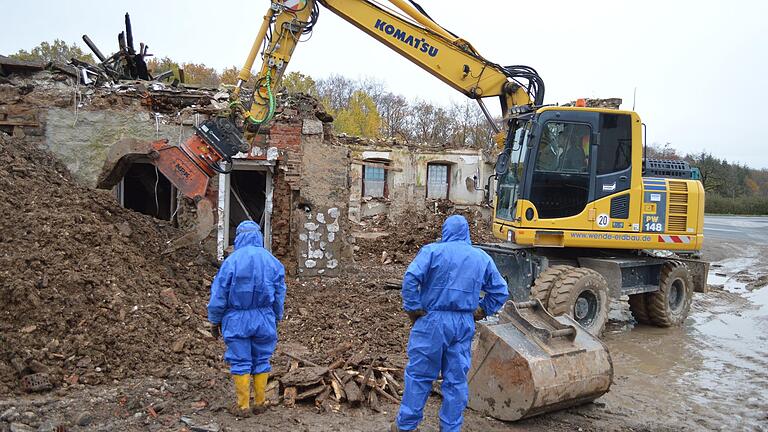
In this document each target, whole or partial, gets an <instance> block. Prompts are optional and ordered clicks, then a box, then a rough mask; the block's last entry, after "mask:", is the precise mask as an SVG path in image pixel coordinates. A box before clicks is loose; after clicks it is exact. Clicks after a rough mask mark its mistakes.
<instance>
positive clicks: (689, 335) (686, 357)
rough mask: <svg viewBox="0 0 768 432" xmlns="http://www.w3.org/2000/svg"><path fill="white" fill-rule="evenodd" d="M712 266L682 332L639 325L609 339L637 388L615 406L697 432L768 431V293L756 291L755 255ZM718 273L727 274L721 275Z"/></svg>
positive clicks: (621, 369)
mask: <svg viewBox="0 0 768 432" xmlns="http://www.w3.org/2000/svg"><path fill="white" fill-rule="evenodd" d="M717 264H719V265H720V266H718V267H713V268H712V270H711V272H710V275H709V281H708V282H709V284H710V285H722V286H723V288H724V291H721V290H712V291H711V292H710V293H706V294H699V293H697V294H696V295H695V296H694V305H693V306H694V307H693V308H692V310H691V314H690V318H689V319H688V321H687V322H686V324H685V325H684V326H683V327H681V328H670V329H662V328H656V327H651V326H638V327H635V328H634V329H633V330H632V331H631V332H628V333H623V334H608V335H606V338H605V339H606V343H607V344H608V346H609V348H610V350H611V354H612V357H613V359H614V367H615V369H616V375H617V377H622V378H623V379H625V380H626V381H627V383H628V386H629V387H630V388H632V394H631V395H623V394H615V395H611V394H610V393H609V396H608V397H607V399H608V401H609V402H610V401H611V400H613V403H616V404H621V405H626V404H629V403H632V404H633V406H637V405H640V404H642V405H646V406H645V407H643V408H639V410H640V411H641V412H643V411H644V410H647V414H648V415H659V414H661V413H665V414H666V415H668V416H670V417H671V418H675V419H678V418H679V419H681V424H683V425H685V426H686V427H690V428H693V429H699V428H701V429H703V430H712V429H724V430H732V429H738V430H743V429H750V430H768V288H762V289H756V290H754V291H749V290H748V289H747V284H746V283H745V282H743V281H739V280H737V277H736V276H738V275H737V273H740V272H742V273H740V274H741V277H740V279H745V277H746V278H747V279H749V278H750V277H752V278H753V279H754V276H755V275H754V274H753V272H754V271H755V269H756V266H757V264H758V259H757V258H756V257H755V256H746V257H740V258H731V259H727V260H724V261H721V262H719V263H717ZM716 273H721V274H725V275H724V276H723V275H717V274H716Z"/></svg>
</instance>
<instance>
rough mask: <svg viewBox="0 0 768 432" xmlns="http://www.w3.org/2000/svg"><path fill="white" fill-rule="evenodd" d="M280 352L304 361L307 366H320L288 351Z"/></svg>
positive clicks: (301, 361)
mask: <svg viewBox="0 0 768 432" xmlns="http://www.w3.org/2000/svg"><path fill="white" fill-rule="evenodd" d="M281 354H283V355H285V356H286V357H290V358H292V359H293V360H296V361H297V362H300V363H304V364H305V365H307V366H312V367H319V366H320V365H318V364H317V363H312V362H311V361H309V360H304V359H303V358H301V357H299V356H297V355H296V354H293V353H290V352H285V351H283V352H281Z"/></svg>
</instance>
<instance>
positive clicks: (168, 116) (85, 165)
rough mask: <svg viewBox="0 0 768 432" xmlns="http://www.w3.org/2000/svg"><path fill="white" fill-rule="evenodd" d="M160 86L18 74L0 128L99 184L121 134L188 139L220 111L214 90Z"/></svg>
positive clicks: (3, 102)
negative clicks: (87, 83) (89, 82)
mask: <svg viewBox="0 0 768 432" xmlns="http://www.w3.org/2000/svg"><path fill="white" fill-rule="evenodd" d="M153 86H154V87H153V88H146V87H145V86H144V85H143V84H141V83H130V84H120V85H114V86H112V87H85V86H81V85H78V84H77V78H76V77H75V76H72V75H70V74H67V73H64V72H55V71H45V70H40V71H33V72H25V73H15V74H11V75H10V76H8V77H7V78H3V79H2V82H0V127H2V128H4V129H5V130H6V132H8V133H10V134H12V135H13V136H16V137H20V138H26V142H28V143H32V144H35V145H37V146H40V147H43V148H47V149H48V150H50V151H51V152H53V153H54V154H55V155H56V156H57V157H59V158H60V159H61V160H62V161H63V162H64V163H65V164H66V165H67V168H68V169H69V170H70V171H71V172H72V173H73V174H74V175H75V178H76V179H77V180H78V181H80V182H82V183H83V184H85V185H88V186H90V187H93V186H95V184H96V177H97V175H98V172H99V171H100V170H101V167H102V165H103V164H104V160H105V158H106V154H107V151H108V149H109V147H110V146H111V145H112V144H114V143H115V142H117V141H118V140H119V139H121V138H123V137H132V138H138V139H146V140H156V139H159V138H168V139H171V140H178V141H181V140H184V139H186V138H188V137H189V136H190V135H191V134H192V133H193V132H194V129H193V127H192V126H193V125H194V124H195V123H196V122H202V121H203V120H205V119H206V118H207V114H208V113H210V112H212V111H213V108H212V107H211V104H213V103H215V101H214V94H213V93H214V92H213V91H211V90H201V89H184V88H167V87H165V86H163V85H162V84H160V83H154V84H153Z"/></svg>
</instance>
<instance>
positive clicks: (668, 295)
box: [647, 261, 693, 327]
mask: <svg viewBox="0 0 768 432" xmlns="http://www.w3.org/2000/svg"><path fill="white" fill-rule="evenodd" d="M692 300H693V279H692V278H691V273H690V272H689V271H688V267H687V266H686V265H685V264H683V263H681V262H679V261H670V262H667V263H665V264H664V265H663V266H662V267H661V277H660V280H659V290H658V291H655V292H652V293H648V297H647V306H648V316H649V317H650V319H651V322H653V323H654V324H656V325H657V326H659V327H674V326H679V325H682V324H683V322H685V319H686V318H687V317H688V312H689V311H690V310H691V301H692Z"/></svg>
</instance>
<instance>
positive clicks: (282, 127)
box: [268, 122, 301, 152]
mask: <svg viewBox="0 0 768 432" xmlns="http://www.w3.org/2000/svg"><path fill="white" fill-rule="evenodd" d="M268 142H269V146H270V147H276V148H277V149H278V150H285V151H291V152H301V123H300V122H299V123H284V122H275V123H274V124H273V125H272V126H271V127H270V128H269V139H268Z"/></svg>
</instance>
